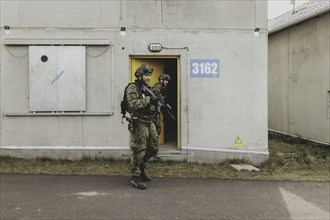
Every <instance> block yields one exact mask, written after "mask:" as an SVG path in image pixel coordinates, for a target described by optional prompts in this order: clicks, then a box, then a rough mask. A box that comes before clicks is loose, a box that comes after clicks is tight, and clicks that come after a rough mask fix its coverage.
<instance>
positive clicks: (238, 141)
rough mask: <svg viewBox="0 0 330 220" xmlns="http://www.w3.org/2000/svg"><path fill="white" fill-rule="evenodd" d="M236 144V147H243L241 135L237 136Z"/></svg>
mask: <svg viewBox="0 0 330 220" xmlns="http://www.w3.org/2000/svg"><path fill="white" fill-rule="evenodd" d="M234 146H235V147H243V143H242V140H241V139H240V138H239V137H237V138H236V140H235V142H234Z"/></svg>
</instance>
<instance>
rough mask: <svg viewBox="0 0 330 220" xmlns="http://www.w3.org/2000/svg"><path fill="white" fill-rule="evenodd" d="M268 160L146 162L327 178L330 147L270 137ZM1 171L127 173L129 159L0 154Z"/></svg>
mask: <svg viewBox="0 0 330 220" xmlns="http://www.w3.org/2000/svg"><path fill="white" fill-rule="evenodd" d="M269 152H270V157H269V160H268V161H266V162H265V163H263V164H262V165H261V166H259V169H260V172H249V171H237V170H235V169H234V168H232V167H231V166H230V164H232V163H235V164H237V163H241V164H242V163H244V164H247V163H248V161H241V160H228V161H225V162H223V163H219V164H197V163H187V162H174V161H152V162H149V166H148V172H149V173H150V174H151V175H152V176H154V177H178V178H202V179H207V178H217V179H246V180H294V181H330V147H328V146H320V145H312V144H307V143H302V142H300V141H299V140H292V139H290V140H283V139H279V138H270V139H269ZM0 165H1V170H0V172H1V173H24V174H61V175H103V176H129V175H130V169H129V161H128V160H114V159H91V158H83V159H82V160H79V161H72V160H52V159H50V158H37V159H33V160H27V159H19V158H11V157H0Z"/></svg>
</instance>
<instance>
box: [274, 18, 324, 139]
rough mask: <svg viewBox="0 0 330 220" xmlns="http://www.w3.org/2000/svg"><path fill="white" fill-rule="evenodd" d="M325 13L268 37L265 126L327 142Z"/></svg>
mask: <svg viewBox="0 0 330 220" xmlns="http://www.w3.org/2000/svg"><path fill="white" fill-rule="evenodd" d="M329 25H330V17H329V12H328V13H326V14H323V15H320V16H318V17H315V18H313V19H311V20H308V21H305V22H304V23H302V24H299V25H296V26H293V27H290V28H288V29H286V30H283V31H281V32H277V33H274V34H272V35H270V36H269V79H268V80H269V81H268V82H269V91H268V96H269V128H270V129H274V130H277V131H281V132H285V133H289V134H293V135H300V136H302V137H305V138H308V139H313V140H316V141H320V142H324V143H328V144H329V143H330V92H329V91H330V68H329V60H330V55H329V54H330V51H329V50H330V49H329V48H330V42H329V31H330V27H329Z"/></svg>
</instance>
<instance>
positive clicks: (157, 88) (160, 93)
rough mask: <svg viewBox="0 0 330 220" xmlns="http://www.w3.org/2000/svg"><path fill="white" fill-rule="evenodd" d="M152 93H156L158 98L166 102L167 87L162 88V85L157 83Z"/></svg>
mask: <svg viewBox="0 0 330 220" xmlns="http://www.w3.org/2000/svg"><path fill="white" fill-rule="evenodd" d="M152 91H153V92H154V93H155V95H156V96H158V97H160V98H162V99H163V100H164V101H165V100H166V92H167V91H166V87H164V86H162V84H161V83H156V84H155V85H154V86H153V87H152Z"/></svg>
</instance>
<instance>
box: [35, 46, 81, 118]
mask: <svg viewBox="0 0 330 220" xmlns="http://www.w3.org/2000/svg"><path fill="white" fill-rule="evenodd" d="M29 96H30V111H33V112H38V111H86V47H85V46H30V47H29Z"/></svg>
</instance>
